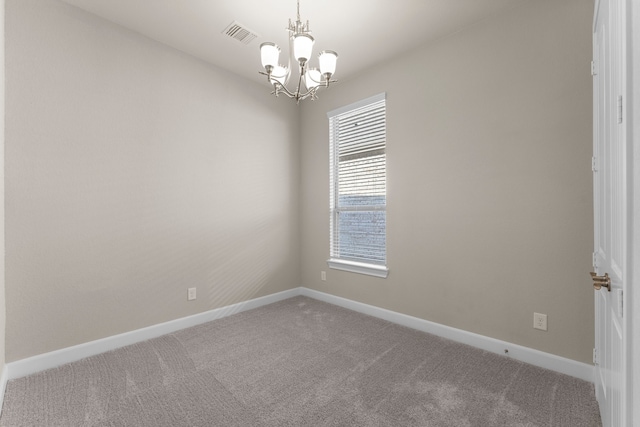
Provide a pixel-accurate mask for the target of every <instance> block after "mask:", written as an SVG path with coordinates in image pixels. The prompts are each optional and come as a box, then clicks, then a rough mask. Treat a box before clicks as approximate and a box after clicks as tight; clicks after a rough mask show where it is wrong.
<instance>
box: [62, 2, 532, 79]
mask: <svg viewBox="0 0 640 427" xmlns="http://www.w3.org/2000/svg"><path fill="white" fill-rule="evenodd" d="M63 1H65V2H66V3H69V4H72V5H74V6H77V7H79V8H81V9H84V10H86V11H88V12H91V13H94V14H96V15H99V16H101V17H103V18H105V19H107V20H109V21H112V22H115V23H117V24H120V25H122V26H124V27H126V28H129V29H131V30H133V31H136V32H138V33H140V34H143V35H145V36H147V37H150V38H152V39H155V40H158V41H160V42H162V43H165V44H167V45H169V46H172V47H174V48H176V49H179V50H181V51H183V52H186V53H189V54H191V55H193V56H196V57H198V58H201V59H203V60H205V61H207V62H209V63H211V64H214V65H216V66H219V67H221V68H224V69H226V70H229V71H231V72H233V73H235V74H237V75H240V76H243V77H246V78H248V79H252V80H255V81H264V82H265V84H267V83H266V78H265V77H263V76H260V75H259V74H258V71H260V70H261V69H262V66H261V64H260V51H259V46H260V43H262V42H264V41H272V42H275V43H277V44H278V45H279V46H280V47H281V48H282V54H281V60H280V61H281V62H283V63H285V62H286V55H287V54H288V52H289V48H288V41H287V35H288V32H287V31H286V30H285V28H286V27H287V25H288V20H289V18H291V19H292V20H295V18H296V1H295V0H63ZM524 1H526V0H300V16H301V20H302V21H303V22H305V21H307V20H308V21H309V23H310V27H311V34H312V35H313V36H314V38H315V40H316V42H315V46H314V56H315V53H317V52H320V51H321V50H324V49H330V50H335V51H336V52H338V55H339V57H338V67H337V71H336V74H335V78H336V79H338V80H340V79H347V78H353V77H355V76H357V74H358V73H360V72H362V71H363V70H364V69H366V68H369V67H372V66H375V65H376V64H379V63H382V62H385V61H390V60H392V59H393V58H394V57H395V56H397V55H398V54H400V53H403V52H406V51H408V50H411V49H413V48H416V47H418V46H420V45H423V44H425V43H428V42H429V41H431V40H435V39H438V38H440V37H444V36H446V35H449V34H452V33H454V32H456V31H459V30H460V29H462V28H464V27H467V26H469V25H472V24H474V23H476V22H478V21H481V20H483V19H486V18H488V17H490V16H492V15H495V14H497V13H499V12H500V11H502V10H504V9H506V8H510V7H515V6H517V5H519V4H522V3H523V2H524ZM233 21H237V22H238V23H240V24H242V25H243V26H244V27H246V28H247V29H249V30H251V31H252V32H254V33H256V34H257V35H258V37H257V38H256V39H254V40H253V41H251V42H250V43H249V44H248V45H245V44H243V43H241V42H239V41H237V40H235V39H233V38H230V37H229V36H227V35H225V34H223V31H224V30H225V29H226V28H227V26H228V25H229V24H231V23H232V22H233ZM283 58H284V59H283ZM316 61H317V60H316V59H314V60H313V61H312V64H311V66H317V62H316ZM263 79H264V80H263Z"/></svg>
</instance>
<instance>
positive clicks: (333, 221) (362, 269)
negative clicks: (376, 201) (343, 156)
mask: <svg viewBox="0 0 640 427" xmlns="http://www.w3.org/2000/svg"><path fill="white" fill-rule="evenodd" d="M386 98H387V96H386V92H383V93H380V94H377V95H374V96H371V97H369V98H366V99H362V100H360V101H357V102H354V103H352V104H349V105H346V106H344V107H340V108H337V109H335V110H332V111H329V112H328V113H327V118H328V119H329V132H330V144H329V151H330V152H329V158H330V165H329V176H330V178H329V179H330V182H329V184H330V191H329V193H330V196H329V197H330V200H329V202H330V206H329V215H330V226H329V228H330V230H329V240H330V243H329V259H328V260H327V264H328V265H329V268H331V269H336V270H342V271H348V272H352V273H359V274H365V275H369V276H374V277H379V278H387V276H388V274H389V268H388V266H387V247H386V237H387V219H386V211H387V207H386V179H387V165H386ZM381 101H383V102H384V111H385V116H384V117H385V119H384V133H385V139H384V150H385V151H384V153H385V162H384V179H385V203H384V206H383V207H380V205H377V207H376V208H375V209H374V210H376V211H383V212H385V245H384V262H383V263H375V262H370V263H369V262H363V261H361V260H354V259H349V258H340V257H339V256H338V257H337V256H334V255H335V254H334V250H335V247H334V239H335V236H334V234H335V233H336V232H337V230H335V229H334V228H335V227H337V214H338V212H344V207H340V206H338V194H337V193H336V192H335V191H336V190H334V189H336V188H337V182H338V179H339V178H338V159H337V157H336V155H335V153H334V150H336V149H337V147H336V144H338V142H339V141H336V140H335V134H334V133H335V131H336V130H335V129H333V125H332V120H333V119H334V118H335V117H337V116H341V115H344V114H346V113H350V112H352V111H355V110H358V109H361V108H366V107H368V106H371V105H372V104H377V103H380V102H381ZM356 210H357V209H355V210H354V211H356Z"/></svg>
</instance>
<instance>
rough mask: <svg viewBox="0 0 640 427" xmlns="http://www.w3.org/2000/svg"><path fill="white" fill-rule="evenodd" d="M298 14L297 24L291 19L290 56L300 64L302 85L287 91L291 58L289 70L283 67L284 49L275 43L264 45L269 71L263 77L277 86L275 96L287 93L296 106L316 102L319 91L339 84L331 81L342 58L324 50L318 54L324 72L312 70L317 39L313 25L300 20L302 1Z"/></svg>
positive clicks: (298, 3) (262, 72) (262, 49)
mask: <svg viewBox="0 0 640 427" xmlns="http://www.w3.org/2000/svg"><path fill="white" fill-rule="evenodd" d="M297 5H298V10H297V17H296V22H295V23H293V22H291V19H289V27H288V28H287V31H289V52H290V53H293V57H294V58H295V60H296V61H297V62H298V74H299V76H298V84H297V86H296V88H295V90H290V89H289V88H287V83H288V82H289V77H291V57H289V60H288V64H287V66H284V65H281V64H280V63H279V56H280V48H279V47H278V45H276V44H275V43H272V42H265V43H262V44H261V45H260V58H261V60H262V66H263V67H264V69H265V71H260V74H263V75H265V76H267V80H268V81H269V83H271V84H272V85H273V92H271V93H272V94H274V95H275V96H278V95H279V94H281V93H284V94H285V95H287V96H288V97H289V98H293V99H295V100H296V102H300V101H301V100H304V99H307V98H311V99H312V100H313V99H316V98H317V96H316V91H317V90H318V89H319V88H322V87H329V83H335V82H336V81H337V80H331V77H332V76H333V74H334V73H335V71H336V62H337V60H338V54H337V53H336V52H334V51H332V50H323V51H322V52H320V53H319V54H318V63H319V66H320V69H318V68H312V67H310V66H309V59H310V58H311V52H312V50H313V43H314V39H313V37H312V36H311V34H309V33H310V32H311V30H309V21H307V22H306V23H305V24H303V23H302V21H301V20H300V0H297Z"/></svg>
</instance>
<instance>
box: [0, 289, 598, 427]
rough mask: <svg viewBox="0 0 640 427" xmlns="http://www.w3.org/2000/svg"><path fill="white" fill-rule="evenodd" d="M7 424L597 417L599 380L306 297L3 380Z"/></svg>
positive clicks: (401, 422)
mask: <svg viewBox="0 0 640 427" xmlns="http://www.w3.org/2000/svg"><path fill="white" fill-rule="evenodd" d="M0 425H2V426H136V427H138V426H154V427H156V426H394V427H397V426H456V427H461V426H580V427H585V426H599V425H601V424H600V417H599V415H598V407H597V404H596V402H595V399H594V391H593V386H592V385H591V384H589V383H587V382H585V381H581V380H578V379H575V378H572V377H569V376H566V375H561V374H557V373H554V372H551V371H547V370H544V369H540V368H537V367H534V366H530V365H527V364H524V363H521V362H517V361H515V360H513V359H510V358H507V357H503V356H500V355H495V354H492V353H488V352H484V351H482V350H478V349H475V348H472V347H469V346H465V345H462V344H458V343H454V342H451V341H448V340H444V339H441V338H438V337H435V336H433V335H429V334H425V333H422V332H418V331H415V330H412V329H408V328H405V327H402V326H398V325H394V324H392V323H389V322H386V321H383V320H380V319H376V318H373V317H369V316H365V315H362V314H359V313H355V312H352V311H349V310H345V309H342V308H340V307H336V306H333V305H330V304H326V303H323V302H319V301H316V300H313V299H309V298H305V297H295V298H291V299H288V300H285V301H281V302H278V303H275V304H271V305H268V306H265V307H261V308H258V309H255V310H251V311H246V312H244V313H240V314H236V315H233V316H230V317H226V318H224V319H220V320H216V321H214V322H210V323H206V324H203V325H200V326H195V327H193V328H189V329H185V330H182V331H179V332H176V333H172V334H169V335H165V336H162V337H160V338H157V339H153V340H149V341H146V342H143V343H139V344H136V345H132V346H129V347H126V348H122V349H119V350H115V351H112V352H109V353H104V354H101V355H98V356H94V357H90V358H87V359H84V360H81V361H79V362H75V363H71V364H68V365H65V366H62V367H60V368H56V369H51V370H48V371H45V372H41V373H38V374H35V375H31V376H28V377H25V378H20V379H16V380H12V381H10V382H9V383H8V385H7V391H6V395H5V400H4V408H3V412H2V417H1V418H0Z"/></svg>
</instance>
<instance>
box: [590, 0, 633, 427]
mask: <svg viewBox="0 0 640 427" xmlns="http://www.w3.org/2000/svg"><path fill="white" fill-rule="evenodd" d="M624 7H625V2H624V0H597V1H596V9H595V17H594V27H593V47H594V52H593V57H594V58H593V59H594V63H593V74H594V76H593V101H594V102H593V105H594V114H593V116H594V117H593V126H594V129H593V131H594V132H593V139H594V140H593V174H594V175H593V183H594V221H595V224H594V248H595V249H594V256H593V264H594V271H595V273H596V274H597V275H598V276H600V277H599V278H597V277H596V278H594V285H595V286H594V288H597V287H600V289H595V345H596V348H595V354H594V363H595V375H596V378H595V387H596V398H597V399H598V403H599V405H600V413H601V416H602V423H603V426H605V427H608V426H611V427H622V426H625V425H626V420H625V408H624V406H625V390H626V387H625V381H626V380H625V360H624V357H625V334H626V331H625V319H624V305H623V302H624V301H623V296H624V290H625V275H626V270H625V269H626V266H625V259H626V212H627V211H626V209H627V206H626V203H627V202H626V181H625V180H626V176H627V175H626V137H625V126H624V124H623V121H624V116H623V113H624V111H623V98H622V97H623V94H625V80H624V79H625V75H624V72H625V58H624V37H623V35H624V19H623V17H624ZM605 276H607V277H608V278H606V279H605ZM608 280H610V285H609V287H605V286H600V285H605V284H607V281H608Z"/></svg>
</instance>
